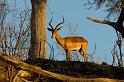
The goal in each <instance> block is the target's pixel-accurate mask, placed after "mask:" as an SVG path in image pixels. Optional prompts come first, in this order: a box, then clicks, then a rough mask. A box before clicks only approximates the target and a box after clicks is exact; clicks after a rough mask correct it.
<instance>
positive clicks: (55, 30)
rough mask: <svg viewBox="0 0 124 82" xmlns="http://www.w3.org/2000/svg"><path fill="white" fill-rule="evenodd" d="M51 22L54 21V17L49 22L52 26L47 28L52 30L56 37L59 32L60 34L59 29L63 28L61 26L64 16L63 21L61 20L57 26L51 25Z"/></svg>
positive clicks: (53, 35) (53, 36)
mask: <svg viewBox="0 0 124 82" xmlns="http://www.w3.org/2000/svg"><path fill="white" fill-rule="evenodd" d="M51 22H52V18H51V21H50V22H49V25H50V27H51V28H47V29H48V30H49V31H51V32H52V36H51V37H52V38H55V37H56V36H57V34H58V31H59V30H60V29H61V28H62V27H60V25H62V24H63V23H64V18H63V21H62V22H60V23H59V24H57V25H56V26H55V27H53V26H52V25H51Z"/></svg>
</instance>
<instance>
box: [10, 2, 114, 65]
mask: <svg viewBox="0 0 124 82" xmlns="http://www.w3.org/2000/svg"><path fill="white" fill-rule="evenodd" d="M9 1H12V2H10V3H11V4H13V0H9ZM26 1H27V0H26ZM23 2H24V0H16V7H17V8H18V9H24V8H25V7H26V6H24V3H23ZM84 3H85V0H48V2H47V6H48V7H49V8H50V10H51V11H52V12H53V18H54V19H53V25H56V24H57V23H58V22H60V21H61V16H63V17H64V18H65V23H64V25H63V28H62V29H61V31H60V32H59V33H60V35H61V36H62V37H65V36H69V28H68V25H69V24H74V25H78V26H76V27H77V31H76V33H77V34H76V36H82V37H85V38H86V39H87V40H88V42H89V48H88V50H87V54H91V53H92V52H93V50H94V44H95V43H96V53H95V54H94V60H96V61H107V62H109V63H111V62H112V56H111V50H112V48H113V44H114V42H115V40H116V33H115V30H114V29H113V28H112V27H110V26H108V25H103V24H98V23H94V22H91V21H89V20H87V19H86V17H87V16H89V17H94V18H97V19H104V18H105V15H106V14H107V13H106V12H104V10H103V9H100V10H95V9H87V7H88V6H84V5H83V4H84ZM27 5H28V8H31V6H30V0H29V1H27ZM12 6H13V5H11V7H12ZM48 7H47V27H49V26H48V22H49V21H50V17H51V13H50V11H49V9H48ZM50 36H51V33H50V32H48V31H47V40H48V41H49V42H50V44H56V40H55V39H51V37H50ZM57 51H59V50H57ZM55 55H56V56H55V57H56V59H59V60H63V59H64V57H63V56H62V55H57V54H55Z"/></svg>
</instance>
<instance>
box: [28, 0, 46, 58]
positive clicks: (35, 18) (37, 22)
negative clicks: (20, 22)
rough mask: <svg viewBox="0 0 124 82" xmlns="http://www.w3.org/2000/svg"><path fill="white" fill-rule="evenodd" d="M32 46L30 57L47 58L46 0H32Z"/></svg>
mask: <svg viewBox="0 0 124 82" xmlns="http://www.w3.org/2000/svg"><path fill="white" fill-rule="evenodd" d="M31 4H32V13H31V44H30V45H31V46H30V49H29V57H30V58H31V59H33V58H41V59H45V58H46V0H31Z"/></svg>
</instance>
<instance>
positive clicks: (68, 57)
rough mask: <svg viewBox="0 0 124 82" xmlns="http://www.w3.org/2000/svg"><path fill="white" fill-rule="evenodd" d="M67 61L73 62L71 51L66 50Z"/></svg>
mask: <svg viewBox="0 0 124 82" xmlns="http://www.w3.org/2000/svg"><path fill="white" fill-rule="evenodd" d="M66 59H67V61H70V60H71V55H70V51H68V50H66Z"/></svg>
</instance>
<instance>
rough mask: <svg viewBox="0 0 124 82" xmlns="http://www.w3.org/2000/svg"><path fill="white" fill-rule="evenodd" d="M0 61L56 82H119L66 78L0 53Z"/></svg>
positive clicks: (100, 79) (106, 79) (116, 81)
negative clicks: (57, 81) (58, 81)
mask: <svg viewBox="0 0 124 82" xmlns="http://www.w3.org/2000/svg"><path fill="white" fill-rule="evenodd" d="M0 59H1V60H3V61H5V62H7V63H9V64H11V65H13V66H15V67H16V68H19V69H22V70H25V71H29V72H30V71H31V72H34V73H37V74H40V75H42V76H46V77H50V78H54V79H57V80H61V81H63V82H91V81H94V82H120V81H118V80H113V79H108V78H97V79H96V78H75V77H70V76H66V75H62V74H57V73H53V72H49V71H46V70H43V69H42V68H40V67H37V66H33V65H30V64H27V63H25V62H23V61H21V60H18V59H16V58H14V57H12V56H8V55H5V54H3V53H2V52H0Z"/></svg>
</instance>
